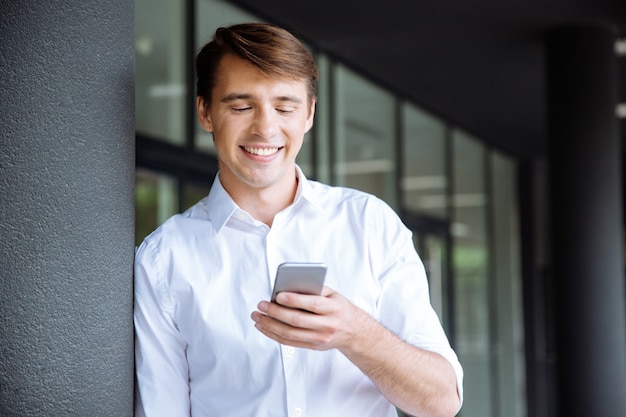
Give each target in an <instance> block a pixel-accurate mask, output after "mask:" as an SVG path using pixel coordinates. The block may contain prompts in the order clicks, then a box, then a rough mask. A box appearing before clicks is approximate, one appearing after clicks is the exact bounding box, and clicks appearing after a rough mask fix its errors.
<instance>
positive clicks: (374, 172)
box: [333, 66, 397, 206]
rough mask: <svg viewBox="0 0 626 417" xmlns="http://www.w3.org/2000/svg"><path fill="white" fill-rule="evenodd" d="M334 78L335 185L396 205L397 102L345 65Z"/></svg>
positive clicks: (337, 69) (337, 70)
mask: <svg viewBox="0 0 626 417" xmlns="http://www.w3.org/2000/svg"><path fill="white" fill-rule="evenodd" d="M334 75H335V77H336V84H335V93H336V96H335V107H334V111H335V120H336V124H335V125H334V126H333V128H334V156H335V164H334V166H335V170H334V171H335V182H336V184H338V185H343V186H347V187H352V188H357V189H360V190H363V191H366V192H369V193H371V194H374V195H376V196H378V197H380V198H381V199H383V200H385V201H386V202H387V203H389V204H390V205H391V206H397V197H396V196H397V192H396V188H397V187H396V175H395V168H396V164H395V158H396V146H395V143H396V141H395V138H396V129H395V126H396V122H395V121H396V117H395V114H396V113H395V109H396V106H395V99H394V97H393V95H391V94H390V93H388V92H387V91H385V90H383V89H381V88H379V87H378V86H376V85H374V84H373V83H371V82H369V81H367V80H365V79H364V78H362V77H361V76H359V75H357V74H356V73H354V72H352V71H350V70H349V69H347V68H345V67H343V66H337V68H336V71H335V73H334Z"/></svg>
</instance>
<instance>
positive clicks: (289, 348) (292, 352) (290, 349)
mask: <svg viewBox="0 0 626 417" xmlns="http://www.w3.org/2000/svg"><path fill="white" fill-rule="evenodd" d="M294 353H296V349H295V348H294V347H293V346H287V355H289V356H293V354H294ZM300 411H302V410H300Z"/></svg>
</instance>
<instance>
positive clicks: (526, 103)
mask: <svg viewBox="0 0 626 417" xmlns="http://www.w3.org/2000/svg"><path fill="white" fill-rule="evenodd" d="M234 3H235V4H238V5H239V6H241V7H243V8H245V9H247V10H250V11H252V12H253V13H255V14H257V15H259V17H261V18H263V19H265V20H267V21H270V22H273V23H276V24H279V25H281V26H284V27H285V28H287V29H289V30H291V31H293V32H294V33H295V34H296V35H298V36H299V37H300V38H302V39H303V40H305V41H309V42H310V43H311V44H313V45H315V47H317V48H319V49H320V50H322V51H323V52H325V53H327V54H329V55H331V56H336V57H339V58H340V59H341V60H342V61H344V62H346V63H347V64H348V65H349V66H351V67H352V68H354V69H356V70H358V71H360V72H362V73H363V74H365V75H366V76H368V77H369V78H371V79H372V80H374V81H376V82H379V83H381V84H382V85H383V86H385V87H387V88H390V89H392V90H393V91H395V92H399V93H401V94H403V95H405V96H406V97H408V98H410V99H411V100H413V101H415V102H416V103H418V104H420V105H422V106H423V107H425V108H426V109H428V110H431V111H433V112H435V113H436V114H439V115H440V116H442V117H444V118H446V119H447V120H449V121H451V122H453V123H456V124H458V125H459V126H461V127H463V128H465V129H467V130H468V131H470V133H472V134H474V135H477V136H479V137H481V138H483V139H484V140H485V141H486V142H487V143H488V144H490V145H491V146H493V147H495V148H497V149H500V150H502V151H504V152H506V153H509V154H512V155H516V156H530V155H537V154H542V153H543V152H544V150H545V141H546V120H545V96H544V84H545V80H544V56H543V40H542V36H543V35H542V34H543V33H544V32H545V31H546V30H547V29H550V28H554V27H557V26H559V25H564V24H571V23H592V22H593V23H594V24H597V23H598V22H601V23H602V24H611V25H614V26H615V27H616V29H617V30H621V31H622V32H621V33H622V34H626V0H577V1H573V0H547V1H543V2H539V1H528V0H509V1H507V2H503V1H496V0H476V1H472V2H467V1H460V0H439V1H428V2H427V1H420V0H413V1H406V0H405V1H402V0H385V1H382V0H374V1H372V0H370V1H362V2H348V1H340V0H333V1H331V0H316V1H311V2H294V1H287V0H264V1H263V2H259V1H256V0H239V1H234ZM622 73H623V71H622ZM622 78H623V79H626V74H623V75H622Z"/></svg>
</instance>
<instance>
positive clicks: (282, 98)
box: [220, 93, 302, 104]
mask: <svg viewBox="0 0 626 417" xmlns="http://www.w3.org/2000/svg"><path fill="white" fill-rule="evenodd" d="M254 98H255V97H254V95H253V94H248V93H230V94H228V95H226V96H224V97H222V99H221V100H220V102H222V103H230V102H231V101H235V100H250V99H254ZM274 100H276V101H286V102H292V103H296V104H300V103H302V100H301V99H300V98H299V97H296V96H278V97H275V98H274Z"/></svg>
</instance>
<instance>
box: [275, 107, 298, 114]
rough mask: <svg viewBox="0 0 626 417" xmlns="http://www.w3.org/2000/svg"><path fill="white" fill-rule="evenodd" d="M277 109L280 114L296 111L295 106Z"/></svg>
mask: <svg viewBox="0 0 626 417" xmlns="http://www.w3.org/2000/svg"><path fill="white" fill-rule="evenodd" d="M276 111H277V112H278V113H280V114H289V113H293V112H294V108H293V107H277V108H276Z"/></svg>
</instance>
